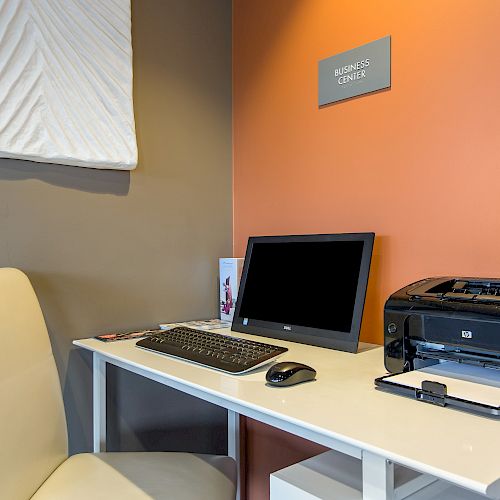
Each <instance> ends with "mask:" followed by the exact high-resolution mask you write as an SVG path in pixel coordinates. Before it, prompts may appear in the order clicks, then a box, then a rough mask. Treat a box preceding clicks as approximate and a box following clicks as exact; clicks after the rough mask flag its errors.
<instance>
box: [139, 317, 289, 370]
mask: <svg viewBox="0 0 500 500" xmlns="http://www.w3.org/2000/svg"><path fill="white" fill-rule="evenodd" d="M136 345H137V346H138V347H142V348H144V349H149V350H151V351H155V352H158V353H160V354H168V355H169V356H175V357H176V358H180V359H185V360H188V361H193V362H195V363H199V364H201V365H205V366H208V367H210V368H216V369H218V370H223V371H225V372H229V373H243V372H246V371H248V370H251V369H253V368H256V367H257V366H259V365H262V364H264V363H266V362H267V361H268V360H270V359H272V358H274V357H276V356H279V355H280V354H283V353H284V352H286V351H288V349H287V348H286V347H279V346H276V345H271V344H263V343H262V342H254V341H253V340H246V339H241V338H236V337H229V336H228V335H221V334H219V333H212V332H205V331H202V330H194V329H193V328H187V327H184V326H178V327H176V328H172V329H171V330H166V331H165V332H164V333H158V334H155V335H151V336H149V337H147V338H145V339H142V340H139V341H138V342H137V344H136Z"/></svg>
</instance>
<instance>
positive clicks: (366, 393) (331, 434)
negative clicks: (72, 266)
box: [74, 330, 500, 500]
mask: <svg viewBox="0 0 500 500" xmlns="http://www.w3.org/2000/svg"><path fill="white" fill-rule="evenodd" d="M220 332H221V333H229V332H228V331H225V330H221V331H220ZM237 336H239V337H247V338H251V339H255V340H259V339H260V340H261V341H263V342H268V343H275V344H278V345H283V346H285V347H288V349H289V352H287V353H286V354H285V355H284V356H283V357H282V358H281V359H280V360H290V361H299V362H302V363H305V364H309V365H311V366H313V367H314V368H316V370H317V371H318V377H317V380H316V381H315V382H309V383H305V384H301V385H297V386H292V387H288V388H274V387H268V386H266V385H265V372H266V369H265V368H264V369H260V370H256V371H254V372H251V373H250V374H247V375H242V376H241V375H240V376H236V375H227V374H224V373H222V372H218V371H216V370H212V369H209V368H204V367H202V366H198V365H194V364H191V363H189V362H185V361H179V360H176V359H174V358H170V357H168V356H163V355H160V354H155V353H151V352H147V351H144V350H142V349H138V348H136V347H135V341H133V340H132V341H119V342H112V343H104V342H100V341H98V340H95V339H85V340H76V341H74V344H75V345H77V346H79V347H82V348H84V349H87V350H90V351H93V353H94V354H93V356H94V451H101V450H103V449H104V447H105V442H106V425H105V422H106V414H105V409H106V405H105V401H106V399H105V395H106V394H105V391H106V370H105V364H106V363H111V364H113V365H116V366H118V367H120V368H123V369H125V370H128V371H131V372H134V373H137V374H139V375H142V376H144V377H147V378H149V379H152V380H155V381H157V382H160V383H162V384H164V385H167V386H169V387H173V388H174V389H178V390H180V391H182V392H185V393H187V394H191V395H193V396H196V397H199V398H201V399H203V400H205V401H209V402H211V403H214V404H217V405H219V406H222V407H224V408H227V409H228V410H229V440H228V443H229V450H228V453H229V455H231V456H233V457H235V458H236V459H238V458H239V439H238V432H239V414H241V415H245V416H248V417H251V418H253V419H255V420H259V421H261V422H264V423H266V424H269V425H271V426H274V427H277V428H280V429H283V430H285V431H287V432H291V433H292V434H295V435H297V436H301V437H303V438H305V439H309V440H311V441H314V442H316V443H319V444H322V445H324V446H327V447H328V448H331V449H334V450H338V451H340V452H343V453H346V454H347V455H350V456H353V457H356V458H359V459H362V463H363V467H362V471H363V498H365V499H370V500H375V499H377V500H378V499H386V498H392V495H393V492H392V490H393V488H392V485H393V463H394V462H395V463H398V464H401V465H404V466H407V467H410V468H412V469H414V470H416V471H419V472H422V473H427V474H431V475H432V476H435V477H438V478H441V479H445V480H447V481H450V482H452V483H454V484H456V485H459V486H462V487H464V488H468V489H470V490H472V491H475V492H478V493H482V494H487V495H489V496H491V497H500V422H499V421H495V420H491V419H488V418H485V417H478V416H474V415H471V414H467V413H461V412H458V411H456V410H451V409H448V408H440V407H437V406H433V405H430V404H426V403H422V402H417V401H414V400H411V399H407V398H403V397H400V396H396V395H392V394H387V393H384V392H380V391H378V390H376V389H375V388H374V384H373V380H374V379H375V378H376V377H378V376H380V375H382V374H383V373H384V367H383V350H382V348H379V347H377V348H375V349H371V350H367V351H364V352H360V353H358V354H350V353H344V352H339V351H332V350H328V349H323V348H319V347H311V346H306V345H301V344H296V343H291V342H283V341H279V340H272V339H268V338H260V337H255V336H249V335H244V334H237Z"/></svg>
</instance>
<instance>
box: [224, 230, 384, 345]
mask: <svg viewBox="0 0 500 500" xmlns="http://www.w3.org/2000/svg"><path fill="white" fill-rule="evenodd" d="M374 237H375V235H374V233H349V234H308V235H301V236H257V237H251V238H249V240H248V246H247V251H246V255H245V262H244V265H243V272H242V275H241V283H240V289H239V293H238V299H237V302H236V309H235V312H234V319H233V324H232V330H233V331H236V332H243V333H251V334H255V335H261V336H264V337H272V338H277V339H284V340H291V341H294V342H301V343H303V344H311V345H317V346H321V347H328V348H331V349H338V350H341V351H349V352H356V350H357V348H358V339H359V331H360V328H361V319H362V316H363V307H364V302H365V295H366V286H367V283H368V274H369V271H370V261H371V255H372V249H373V240H374Z"/></svg>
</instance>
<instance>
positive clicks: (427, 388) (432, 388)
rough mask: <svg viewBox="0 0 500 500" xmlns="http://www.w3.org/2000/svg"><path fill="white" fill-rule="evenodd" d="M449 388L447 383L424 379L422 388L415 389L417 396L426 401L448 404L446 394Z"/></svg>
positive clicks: (442, 404)
mask: <svg viewBox="0 0 500 500" xmlns="http://www.w3.org/2000/svg"><path fill="white" fill-rule="evenodd" d="M447 395H448V388H447V387H446V384H441V383H440V382H433V381H432V380H424V381H423V382H422V388H421V389H415V398H416V399H418V400H419V401H424V402H425V403H430V404H433V405H437V406H446V396H447Z"/></svg>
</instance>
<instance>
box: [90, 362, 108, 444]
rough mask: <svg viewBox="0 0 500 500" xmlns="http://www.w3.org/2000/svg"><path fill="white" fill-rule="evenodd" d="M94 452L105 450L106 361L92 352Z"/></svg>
mask: <svg viewBox="0 0 500 500" xmlns="http://www.w3.org/2000/svg"><path fill="white" fill-rule="evenodd" d="M92 380H93V390H94V392H93V417H94V438H93V439H94V453H99V452H100V451H106V361H104V360H103V359H102V358H101V356H100V355H99V354H98V353H97V352H94V358H93V370H92Z"/></svg>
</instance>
